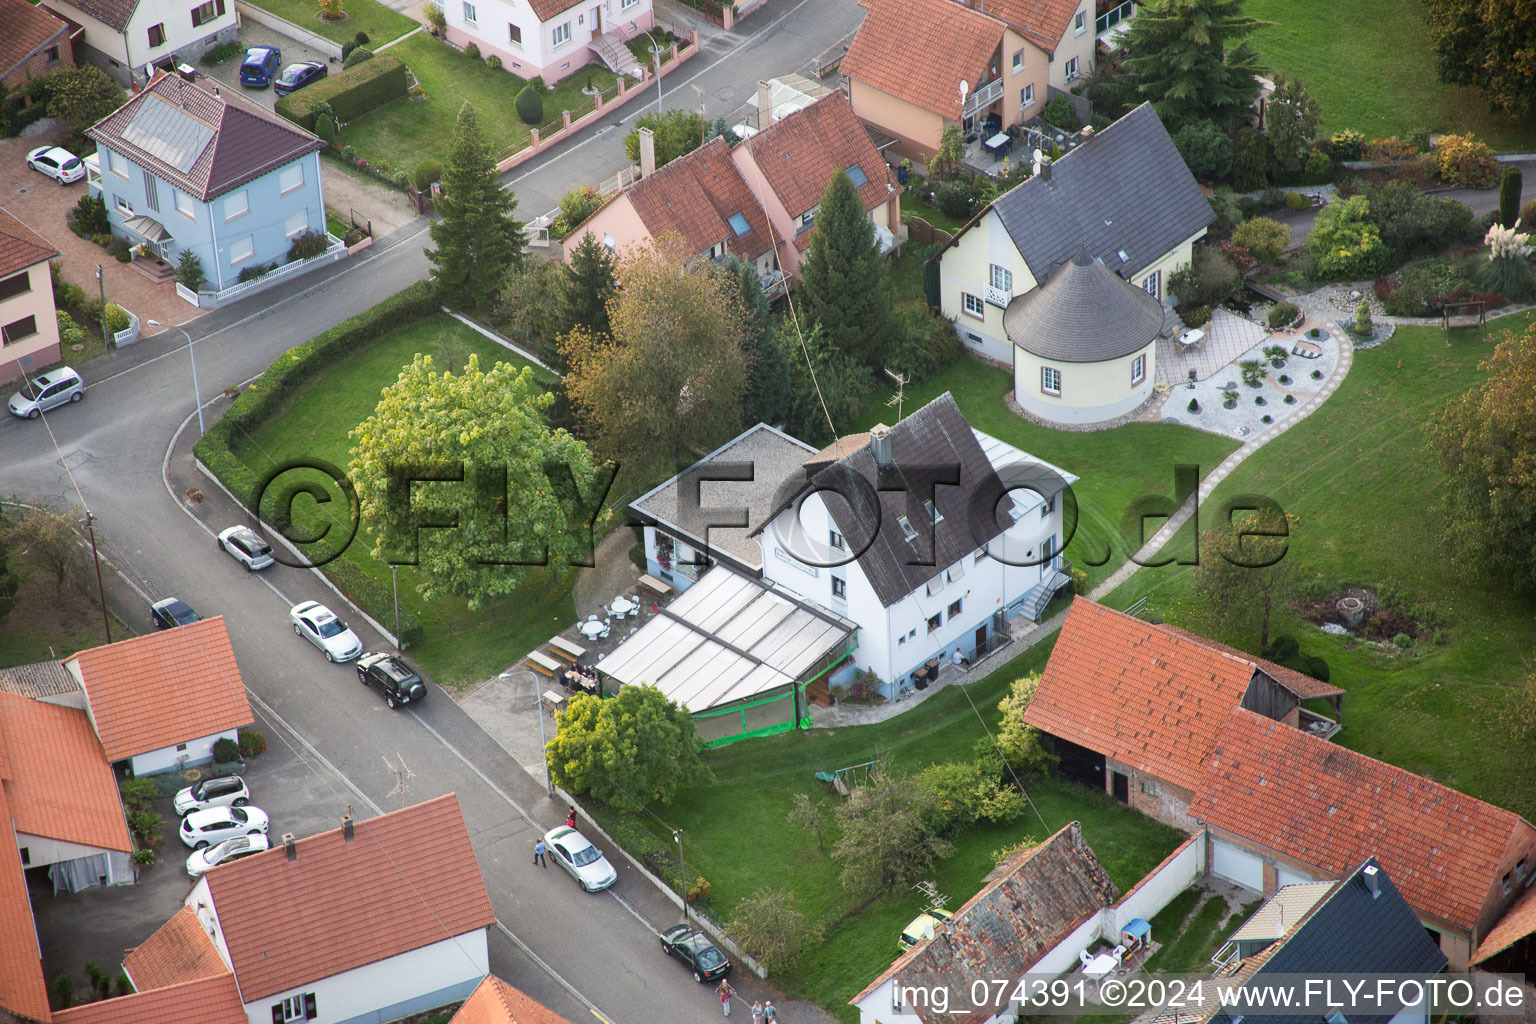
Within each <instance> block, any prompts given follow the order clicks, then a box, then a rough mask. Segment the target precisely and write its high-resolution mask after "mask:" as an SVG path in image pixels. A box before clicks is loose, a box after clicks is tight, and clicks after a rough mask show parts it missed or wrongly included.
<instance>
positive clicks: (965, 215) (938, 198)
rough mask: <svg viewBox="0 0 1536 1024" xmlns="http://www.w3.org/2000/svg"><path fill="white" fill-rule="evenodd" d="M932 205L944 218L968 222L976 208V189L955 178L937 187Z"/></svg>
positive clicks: (961, 179) (966, 182) (962, 179)
mask: <svg viewBox="0 0 1536 1024" xmlns="http://www.w3.org/2000/svg"><path fill="white" fill-rule="evenodd" d="M933 205H935V206H937V207H938V208H939V211H940V212H941V213H943V214H944V215H945V216H946V217H953V218H955V219H956V220H968V219H969V218H970V216H971V212H972V211H973V210H974V209H975V208H976V189H975V188H974V187H973V186H972V185H971V183H970V182H969V181H966V180H965V179H964V178H955V179H953V180H950V181H946V182H945V183H944V184H942V185H940V186H939V190H938V192H937V193H936V194H935V195H934V197H933Z"/></svg>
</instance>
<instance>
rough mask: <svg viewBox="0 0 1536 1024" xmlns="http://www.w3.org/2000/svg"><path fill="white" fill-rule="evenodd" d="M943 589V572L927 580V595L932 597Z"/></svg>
mask: <svg viewBox="0 0 1536 1024" xmlns="http://www.w3.org/2000/svg"><path fill="white" fill-rule="evenodd" d="M943 589H944V574H943V573H939V574H938V575H937V576H935V577H934V578H933V579H931V580H929V581H928V596H929V597H932V596H933V595H934V594H937V593H938V592H939V591H941V590H943Z"/></svg>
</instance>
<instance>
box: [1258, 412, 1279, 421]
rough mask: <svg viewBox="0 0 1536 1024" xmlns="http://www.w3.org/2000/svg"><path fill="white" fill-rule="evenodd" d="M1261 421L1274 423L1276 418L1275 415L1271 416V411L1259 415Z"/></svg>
mask: <svg viewBox="0 0 1536 1024" xmlns="http://www.w3.org/2000/svg"><path fill="white" fill-rule="evenodd" d="M1259 422H1260V423H1273V422H1275V418H1274V417H1273V416H1271V415H1270V414H1269V413H1265V414H1264V415H1263V416H1260V417H1259Z"/></svg>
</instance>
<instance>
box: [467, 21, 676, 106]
mask: <svg viewBox="0 0 1536 1024" xmlns="http://www.w3.org/2000/svg"><path fill="white" fill-rule="evenodd" d="M443 14H444V16H445V17H446V18H447V19H448V41H449V42H451V43H453V44H454V45H455V46H460V47H463V46H468V45H469V44H470V43H474V44H475V45H476V46H477V47H479V49H480V53H481V55H482V56H485V57H490V56H492V55H494V56H497V57H500V58H501V64H502V68H503V69H504V70H506V71H509V72H511V73H512V74H514V75H517V76H518V77H519V78H535V77H538V78H542V79H544V81H545V83H546V84H553V83H555V82H558V81H559V80H560V79H562V78H565V77H567V76H568V75H570V74H572V73H574V72H575V71H577V70H579V69H580V68H582V67H584V66H586V65H587V64H588V63H591V62H592V61H594V60H596V61H599V62H601V63H602V64H604V65H606V66H607V68H608V70H609V71H610V72H617V73H620V74H628V73H629V72H630V71H631V70H632V69H633V68H634V67H635V66H636V65H640V64H647V63H649V58H646V59H637V58H636V57H635V56H634V54H633V53H632V52H631V50H630V49H629V46H628V43H629V42H630V40H633V39H645V38H646V32H647V30H649V29H652V28H654V27H655V25H656V14H655V12H654V11H653V10H652V8H651V0H574V2H573V0H443ZM649 46H650V44H649V43H647V44H646V47H647V48H646V50H645V51H644V52H646V53H649ZM610 77H611V76H610ZM608 84H610V85H611V84H612V82H611V81H610V82H609V83H608Z"/></svg>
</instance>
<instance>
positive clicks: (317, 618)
mask: <svg viewBox="0 0 1536 1024" xmlns="http://www.w3.org/2000/svg"><path fill="white" fill-rule="evenodd" d="M288 617H289V618H290V619H292V620H293V631H294V632H295V633H297V634H299V636H301V637H303V638H304V639H306V640H308V641H309V642H310V643H312V644H314V645H315V646H316V647H318V648H320V650H322V651H324V652H325V660H326V661H351V660H352V659H353V658H355V657H357V656H358V655H360V654H362V653H363V642H362V641H361V640H359V639H358V638H357V634H356V633H354V632H352V631H351V630H350V629H348V628H347V624H346V623H345V622H342V621H341V620H340V619H338V618H337V617H336V613H335V612H333V611H331V610H330V609H329V608H327V607H326V606H325V605H323V604H321V603H320V602H319V601H302V602H300V603H299V604H296V605H294V606H293V608H292V609H291V610H290V611H289V612H288Z"/></svg>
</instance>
